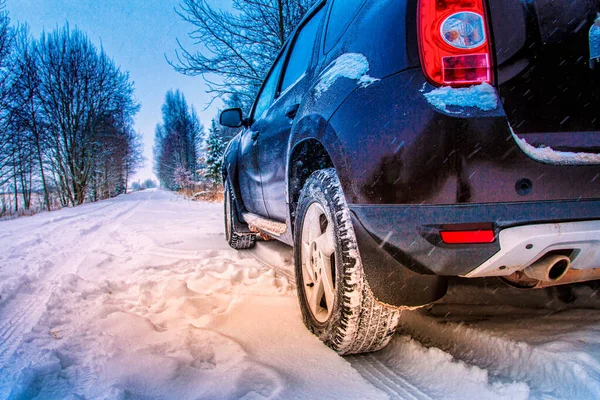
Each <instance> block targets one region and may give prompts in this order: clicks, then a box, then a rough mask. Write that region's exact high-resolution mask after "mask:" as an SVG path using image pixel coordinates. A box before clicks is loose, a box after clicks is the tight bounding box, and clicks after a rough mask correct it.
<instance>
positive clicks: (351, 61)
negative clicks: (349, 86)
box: [315, 53, 379, 97]
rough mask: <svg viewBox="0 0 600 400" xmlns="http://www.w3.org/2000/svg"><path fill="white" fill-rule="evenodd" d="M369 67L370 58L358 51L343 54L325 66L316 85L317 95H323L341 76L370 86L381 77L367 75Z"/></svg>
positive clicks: (362, 85) (361, 84) (361, 85)
mask: <svg viewBox="0 0 600 400" xmlns="http://www.w3.org/2000/svg"><path fill="white" fill-rule="evenodd" d="M369 69H370V66H369V60H367V57H365V56H364V55H362V54H358V53H346V54H342V55H341V56H339V57H338V58H337V59H335V60H334V61H333V62H332V63H331V64H329V66H328V67H327V68H325V70H324V72H323V73H322V74H321V76H320V77H319V82H318V83H317V85H316V86H315V94H316V96H317V97H319V96H321V95H322V94H323V93H325V92H326V91H327V90H329V88H331V86H333V84H334V83H335V82H336V81H337V80H338V79H340V78H348V79H353V80H356V81H357V84H358V85H359V86H360V87H363V88H365V87H368V86H370V85H372V84H373V83H375V82H377V81H379V79H377V78H373V77H372V76H369V75H367V72H369Z"/></svg>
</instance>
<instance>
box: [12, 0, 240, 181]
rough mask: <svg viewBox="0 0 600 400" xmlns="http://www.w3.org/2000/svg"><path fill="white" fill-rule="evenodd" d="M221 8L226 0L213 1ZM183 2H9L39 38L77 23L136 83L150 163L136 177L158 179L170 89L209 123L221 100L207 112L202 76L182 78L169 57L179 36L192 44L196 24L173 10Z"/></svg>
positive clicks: (14, 16)
mask: <svg viewBox="0 0 600 400" xmlns="http://www.w3.org/2000/svg"><path fill="white" fill-rule="evenodd" d="M211 3H212V4H214V5H216V6H222V5H223V4H225V3H228V1H227V0H213V1H211ZM178 4H179V1H178V0H7V1H6V8H7V10H8V12H9V14H10V17H11V20H12V22H13V23H16V22H20V23H27V24H28V25H29V27H30V28H31V32H32V33H33V35H34V36H35V37H37V36H39V34H40V33H41V32H42V30H46V31H51V30H53V29H54V28H56V27H57V26H63V25H64V24H65V22H67V21H68V22H69V24H70V25H71V27H75V26H77V27H78V28H79V29H81V30H82V31H84V32H85V33H86V34H87V35H88V37H89V38H90V39H91V40H92V41H93V42H94V43H96V44H97V45H100V44H102V46H104V49H105V51H106V53H107V54H108V55H109V56H110V57H111V58H113V59H114V61H115V63H116V64H117V65H119V66H120V67H121V68H122V69H123V70H127V71H129V72H130V75H131V79H132V80H133V81H134V82H135V88H136V91H135V94H136V98H137V99H138V101H139V102H140V103H141V105H142V107H141V110H140V112H139V114H138V115H137V119H136V130H138V131H139V132H142V133H143V134H144V147H145V151H144V154H145V156H146V158H147V161H146V165H145V167H144V169H143V170H141V171H140V172H139V173H138V175H137V177H136V179H138V178H139V179H146V178H149V177H152V178H154V174H153V172H152V145H153V137H154V128H155V126H156V124H157V123H159V122H160V120H161V110H160V108H161V106H162V103H163V101H164V96H165V93H166V92H167V90H169V89H180V90H181V91H182V92H183V93H184V94H185V96H186V98H187V100H188V102H189V103H190V104H193V105H194V106H195V107H196V110H197V111H198V113H199V115H200V118H201V120H202V123H203V124H204V125H205V126H209V122H210V119H211V118H212V117H213V116H214V115H215V113H216V112H217V106H219V105H220V104H219V103H216V104H214V105H213V106H212V107H211V108H209V109H208V110H204V108H205V107H206V105H207V104H208V102H209V101H210V97H209V96H208V95H206V93H205V90H206V87H205V85H204V83H203V81H202V78H201V77H187V76H183V75H181V74H179V73H177V72H175V71H174V70H173V68H172V67H171V66H170V65H169V64H167V62H166V61H165V54H166V55H167V56H168V57H170V58H172V57H173V56H174V55H175V49H176V48H177V42H176V38H179V39H180V40H181V41H182V42H183V43H184V44H185V45H186V46H187V47H189V48H191V43H190V41H189V39H188V38H187V33H188V32H189V31H190V30H191V29H192V26H191V25H189V24H188V23H186V22H184V21H183V20H182V19H181V18H180V17H179V16H178V15H177V14H176V13H175V11H174V8H175V7H177V5H178Z"/></svg>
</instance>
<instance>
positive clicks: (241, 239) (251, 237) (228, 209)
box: [223, 182, 256, 250]
mask: <svg viewBox="0 0 600 400" xmlns="http://www.w3.org/2000/svg"><path fill="white" fill-rule="evenodd" d="M223 197H224V201H223V203H224V207H225V213H224V214H225V238H226V239H227V243H229V246H231V247H232V248H234V249H236V250H248V249H251V248H253V247H254V246H256V235H255V234H252V233H243V234H242V233H238V232H236V230H235V224H234V222H233V210H234V207H235V203H234V202H235V200H234V198H233V193H232V190H231V187H230V186H229V182H225V193H224V196H223Z"/></svg>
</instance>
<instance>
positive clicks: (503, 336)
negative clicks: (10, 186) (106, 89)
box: [0, 190, 600, 400]
mask: <svg viewBox="0 0 600 400" xmlns="http://www.w3.org/2000/svg"><path fill="white" fill-rule="evenodd" d="M222 225H223V224H222V205H220V204H206V203H194V202H190V201H187V200H184V199H182V198H180V197H178V196H176V195H174V194H172V193H168V192H164V191H159V190H157V191H144V192H137V193H134V194H130V195H127V196H121V197H118V198H116V199H113V200H108V201H103V202H100V203H96V204H90V205H84V206H82V207H78V208H74V209H66V210H62V211H58V212H52V213H44V214H40V215H37V216H34V217H28V218H20V219H16V220H12V221H3V222H0V399H5V398H8V399H32V398H33V399H64V398H70V399H82V398H83V399H229V398H247V399H258V398H285V399H287V398H294V399H296V398H298V399H315V398H319V399H333V398H344V399H386V398H392V399H417V400H422V399H435V398H451V399H465V398H478V399H503V398H504V399H525V398H534V399H551V398H590V399H593V398H600V312H599V311H597V310H596V309H599V308H600V302H599V301H598V299H597V297H596V289H595V287H594V286H593V285H590V286H584V287H581V288H579V289H578V290H577V291H572V292H565V291H556V292H536V293H523V292H517V291H513V290H510V289H507V288H503V287H501V286H494V285H493V284H490V286H489V287H485V288H473V287H470V286H469V287H455V288H453V289H452V292H451V294H450V296H449V298H448V300H447V301H446V302H445V303H442V304H439V305H436V306H434V307H432V308H430V309H428V310H422V311H420V312H411V313H408V312H406V313H404V314H403V316H402V322H401V327H402V334H398V335H397V336H396V337H395V338H394V339H393V340H392V343H391V344H390V346H388V347H387V348H386V349H384V350H383V351H381V352H378V353H376V354H369V355H361V356H353V357H347V358H341V357H339V356H337V355H336V354H335V353H333V352H332V351H330V350H329V349H328V348H326V347H325V346H324V345H322V344H321V342H319V341H318V339H316V337H313V336H312V335H311V334H310V333H309V332H308V331H307V330H306V329H305V328H304V326H303V324H302V320H301V317H300V310H299V307H298V305H297V300H296V296H295V291H294V285H293V273H292V271H291V252H290V249H289V248H287V247H286V246H283V245H281V244H278V243H275V242H268V243H259V245H258V246H257V248H256V249H255V250H253V251H249V252H235V251H233V250H231V249H229V247H228V246H227V243H226V242H225V239H224V234H223V227H222ZM499 299H501V300H499ZM561 299H562V300H561ZM466 303H473V304H478V306H477V307H473V306H469V305H468V304H466ZM503 303H505V305H503ZM567 303H568V304H567ZM524 305H527V308H524V307H523V306H524ZM542 306H543V307H545V308H541V307H542ZM574 307H577V308H576V309H574ZM565 308H568V309H567V310H565ZM557 310H562V311H560V312H557ZM409 335H410V336H409Z"/></svg>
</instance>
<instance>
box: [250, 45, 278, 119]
mask: <svg viewBox="0 0 600 400" xmlns="http://www.w3.org/2000/svg"><path fill="white" fill-rule="evenodd" d="M282 65H283V57H279V59H278V60H277V61H276V62H275V66H274V67H273V69H271V73H270V74H269V77H268V78H267V80H266V81H265V83H264V84H263V88H262V91H261V92H260V95H259V96H258V99H257V100H256V107H255V108H254V119H259V118H260V117H262V115H263V114H264V113H265V111H267V110H268V109H269V107H271V104H272V103H273V99H274V98H275V92H276V91H277V83H278V82H279V74H280V73H281V66H282Z"/></svg>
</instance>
